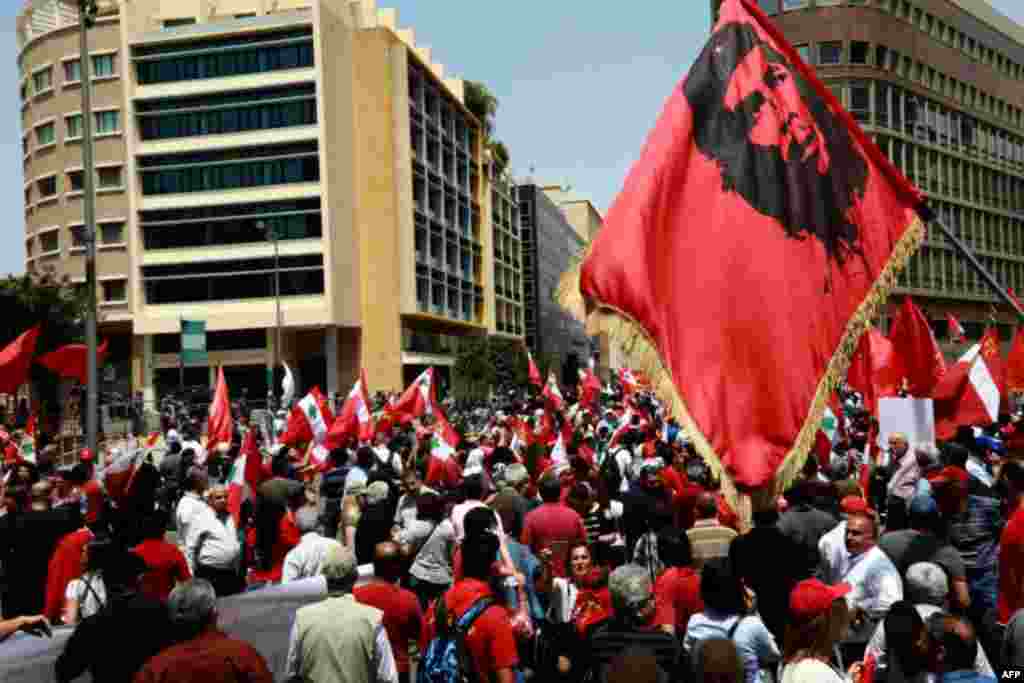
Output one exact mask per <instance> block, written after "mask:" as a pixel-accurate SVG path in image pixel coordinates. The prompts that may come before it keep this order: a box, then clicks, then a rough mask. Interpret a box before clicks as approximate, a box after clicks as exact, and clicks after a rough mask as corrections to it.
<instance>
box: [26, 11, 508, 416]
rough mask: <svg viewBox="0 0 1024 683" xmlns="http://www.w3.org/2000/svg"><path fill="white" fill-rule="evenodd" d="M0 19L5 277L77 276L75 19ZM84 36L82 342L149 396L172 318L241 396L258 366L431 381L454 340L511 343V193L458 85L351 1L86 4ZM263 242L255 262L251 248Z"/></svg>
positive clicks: (166, 378)
mask: <svg viewBox="0 0 1024 683" xmlns="http://www.w3.org/2000/svg"><path fill="white" fill-rule="evenodd" d="M69 4H70V5H75V4H77V3H66V0H65V2H61V1H59V0H52V1H49V2H47V1H42V0H35V1H34V2H31V3H27V4H26V7H25V9H24V10H23V11H22V13H21V14H20V15H19V17H18V50H19V52H18V63H19V66H20V69H21V77H22V80H21V97H22V127H23V142H24V168H25V178H26V183H25V218H26V236H25V239H26V251H27V259H26V268H27V269H28V270H35V271H39V270H42V269H46V268H53V269H55V270H56V271H57V272H58V273H62V274H65V273H66V274H67V275H69V276H70V277H71V278H72V279H73V280H75V281H77V282H82V283H84V256H83V254H84V248H83V242H82V239H81V238H82V235H81V221H82V199H81V174H82V168H81V165H82V163H81V150H80V140H81V116H80V114H79V112H80V109H81V106H80V96H81V93H80V70H79V66H78V64H79V62H78V24H77V15H76V12H75V11H74V9H73V8H69V7H68V5H69ZM100 4H101V16H100V17H99V19H98V21H97V24H96V26H95V28H93V29H92V30H91V31H90V34H89V39H90V60H91V66H92V69H91V72H92V74H93V92H94V98H93V99H94V103H93V106H94V109H95V115H94V119H95V120H94V125H95V134H96V174H97V176H96V177H97V226H98V230H97V250H98V251H97V254H98V255H97V259H98V262H97V265H98V298H99V301H100V315H101V333H102V335H103V336H104V337H105V338H109V339H111V343H112V348H113V351H114V354H113V356H114V361H115V362H114V366H115V369H116V373H115V374H116V378H117V380H118V381H120V382H121V383H122V385H123V386H124V387H125V389H127V388H129V387H130V389H131V390H132V391H135V392H142V393H143V394H144V396H145V398H146V399H147V400H148V401H152V400H154V399H155V398H157V397H158V396H160V395H162V394H163V393H165V392H167V391H172V390H174V389H175V388H176V387H177V385H178V381H179V376H178V372H179V371H178V351H179V349H180V336H179V328H180V321H181V320H182V319H189V320H205V321H206V324H207V330H208V340H207V343H208V348H209V356H210V367H202V368H187V369H186V384H188V385H201V384H206V383H207V382H208V381H209V378H210V376H211V375H212V373H213V367H214V366H216V365H223V366H224V367H225V372H226V374H227V377H228V380H229V384H230V385H231V386H232V388H233V389H234V390H235V391H234V393H235V395H237V394H238V391H239V388H240V387H245V388H247V389H248V392H249V396H250V397H251V398H252V399H254V400H259V399H260V398H262V396H263V395H264V394H265V393H266V371H267V368H268V367H270V366H272V365H273V359H274V357H275V350H274V344H275V337H276V335H275V330H276V312H275V311H276V309H275V273H279V278H280V295H281V327H282V341H281V348H280V355H281V357H282V358H283V359H284V360H285V361H287V362H288V363H289V365H290V366H291V367H292V368H293V369H295V370H296V371H297V372H298V374H299V376H300V383H301V385H302V386H304V387H308V386H311V385H313V384H318V385H320V386H321V387H323V388H325V389H326V390H328V391H330V392H347V390H348V388H349V387H350V386H351V382H352V381H353V380H354V378H355V377H356V376H357V374H358V372H359V369H360V368H361V367H362V368H365V369H366V371H367V375H368V379H369V383H370V388H371V390H398V389H401V388H402V387H403V386H404V385H405V383H407V382H408V381H410V380H411V379H412V378H413V377H414V376H415V375H416V374H417V373H418V372H420V371H421V370H422V369H423V368H424V367H426V366H435V367H437V368H438V369H439V370H440V371H441V374H442V377H445V378H447V376H448V373H449V371H450V368H451V367H452V366H453V365H454V362H455V355H454V351H455V345H456V343H457V340H458V339H459V338H460V337H464V336H466V335H484V334H496V335H502V336H509V337H516V338H521V337H522V335H523V313H522V283H521V277H520V275H519V268H520V267H521V265H520V262H519V261H520V258H521V248H520V246H519V225H518V215H517V205H516V201H515V189H514V185H512V184H511V183H510V182H509V181H508V180H507V179H506V178H498V177H495V172H494V170H493V166H492V165H491V164H490V163H489V155H488V154H487V153H486V152H485V145H484V141H483V140H482V139H481V130H480V125H479V123H478V121H477V120H476V119H475V118H474V117H473V116H472V115H471V114H470V113H469V111H468V110H467V109H466V108H465V106H464V104H463V84H462V81H461V80H459V79H456V78H449V77H447V76H446V73H445V68H444V66H442V65H441V64H437V63H435V62H434V61H433V60H432V58H431V52H430V49H429V48H424V47H419V46H418V45H417V43H416V40H415V37H414V35H413V31H412V30H411V29H400V28H398V24H397V16H396V13H395V12H394V11H393V10H386V9H378V8H377V7H375V4H374V2H372V1H371V0H361V1H356V2H347V1H343V0H132V1H131V2H118V1H116V0H105V1H103V2H101V3H100ZM268 232H272V233H274V234H276V235H277V236H278V242H277V244H278V247H279V260H278V265H277V269H275V250H274V245H273V243H272V242H271V241H270V240H268V238H267V233H268Z"/></svg>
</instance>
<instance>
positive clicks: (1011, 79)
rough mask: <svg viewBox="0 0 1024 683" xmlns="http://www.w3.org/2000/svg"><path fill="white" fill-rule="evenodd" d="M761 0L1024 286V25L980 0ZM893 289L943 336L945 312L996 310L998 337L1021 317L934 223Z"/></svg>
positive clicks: (951, 213)
mask: <svg viewBox="0 0 1024 683" xmlns="http://www.w3.org/2000/svg"><path fill="white" fill-rule="evenodd" d="M759 4H760V6H761V8H762V9H764V10H765V11H766V12H767V13H768V14H770V15H771V16H772V17H773V19H774V21H776V22H777V24H778V26H779V27H780V28H781V29H782V31H783V33H784V34H785V35H786V37H787V38H788V39H789V41H790V42H791V43H792V44H793V45H794V46H795V47H796V48H797V50H798V51H799V52H800V54H801V55H802V56H803V57H804V59H805V61H807V62H808V63H810V64H813V65H814V66H815V67H816V68H817V70H818V74H819V76H820V77H821V78H822V79H823V81H824V82H825V84H826V85H827V86H828V87H829V88H831V89H832V91H833V92H834V93H835V94H836V96H837V97H839V98H840V100H841V101H842V102H843V103H844V105H845V106H846V108H847V109H848V110H849V111H850V112H851V113H852V114H853V116H854V117H855V118H856V119H857V120H858V121H859V122H860V124H861V125H862V126H863V127H864V129H865V131H867V132H868V133H869V134H870V135H871V136H872V137H873V138H874V139H875V141H876V142H877V143H878V144H879V146H880V147H881V148H882V150H883V151H884V152H885V153H886V154H887V155H888V156H889V158H890V159H892V160H893V162H894V163H895V164H896V165H897V166H898V167H899V168H900V169H901V170H902V171H903V172H904V173H905V174H906V175H907V177H908V178H909V179H910V180H911V181H913V182H914V183H915V184H916V185H917V186H918V187H919V188H920V189H921V190H922V191H924V192H925V194H926V195H927V197H928V200H929V204H930V205H931V206H932V207H933V208H934V209H935V210H936V211H937V213H938V214H939V215H940V216H941V217H942V218H943V219H944V220H945V221H946V223H947V224H948V225H949V226H950V227H951V228H952V229H953V230H954V232H955V233H956V234H957V235H958V236H959V237H960V238H961V239H963V240H964V241H965V242H966V243H967V244H968V245H969V246H970V247H971V248H972V249H973V250H974V251H975V253H976V254H977V255H978V257H979V259H980V260H981V261H982V263H984V264H985V266H986V267H987V268H988V270H989V271H990V272H991V273H993V275H995V277H996V278H997V279H998V280H999V282H1000V283H1002V284H1003V285H1004V286H1006V287H1012V288H1013V289H1015V290H1016V291H1018V292H1020V291H1024V87H1022V85H1024V26H1021V25H1019V24H1016V23H1014V22H1012V21H1011V20H1009V19H1008V18H1006V17H1004V16H1002V15H1001V14H999V13H998V12H996V11H995V10H994V9H992V7H991V6H990V5H988V3H986V2H984V1H983V0H759ZM898 293H902V294H909V295H912V296H913V297H914V298H915V300H916V301H917V302H918V303H919V304H920V305H921V306H922V308H923V309H924V310H925V312H926V313H927V314H928V315H929V317H930V318H931V319H932V321H933V326H934V328H935V330H936V332H937V334H938V336H939V339H940V341H943V342H946V341H947V340H948V331H947V329H946V327H947V325H946V322H945V314H946V312H950V313H953V315H955V316H956V317H957V318H958V319H959V320H960V321H961V322H962V323H963V324H964V326H965V327H966V328H967V331H968V336H969V337H971V338H974V339H977V338H978V337H979V336H980V335H981V332H982V329H983V327H984V326H985V325H987V324H988V323H989V322H990V320H992V319H993V317H994V318H995V320H996V321H997V323H998V326H999V329H1000V333H1001V336H1002V338H1003V339H1004V340H1009V339H1010V337H1011V335H1012V332H1013V325H1014V324H1015V323H1016V320H1015V316H1014V315H1012V314H1011V313H1010V312H1009V311H1008V310H1007V308H1006V306H1005V305H1003V304H1002V303H1001V302H1000V301H999V300H998V299H997V298H996V297H995V296H994V295H993V293H992V291H991V290H990V289H989V288H988V287H987V286H986V285H985V284H984V282H983V281H982V280H981V278H979V277H978V275H977V274H976V273H975V272H974V271H973V270H972V269H971V268H970V267H969V266H968V265H967V263H966V262H965V261H964V260H963V259H962V258H961V257H960V256H959V255H958V254H957V253H955V252H954V251H953V248H952V246H951V245H950V244H949V243H948V242H947V241H946V239H945V238H944V237H943V235H942V234H941V232H939V231H938V229H937V228H933V229H930V230H929V232H928V238H927V240H926V242H925V244H924V245H923V246H922V248H921V249H920V250H919V251H918V253H917V254H916V255H915V256H914V258H913V259H912V261H911V263H910V265H909V267H908V269H907V270H906V271H905V273H904V274H903V276H902V277H901V279H900V281H899V289H898ZM994 306H995V308H994ZM884 323H885V320H883V324H884Z"/></svg>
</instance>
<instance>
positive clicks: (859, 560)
mask: <svg viewBox="0 0 1024 683" xmlns="http://www.w3.org/2000/svg"><path fill="white" fill-rule="evenodd" d="M877 544H878V522H877V518H876V517H875V516H874V514H873V511H869V512H867V513H863V512H857V513H855V514H851V515H850V517H849V518H848V519H847V520H846V550H847V551H848V552H849V553H850V568H849V569H848V570H847V572H846V575H845V576H843V582H844V583H848V584H850V586H852V587H853V590H851V591H850V592H849V593H848V594H847V596H846V601H847V603H849V605H850V608H851V609H852V610H859V611H861V612H863V613H864V614H865V615H867V616H868V617H869V618H872V619H874V620H876V621H877V620H878V619H881V618H882V617H884V616H885V614H886V612H888V611H889V608H890V607H892V604H893V603H894V602H897V601H899V600H902V599H903V580H902V579H901V578H900V572H899V570H898V569H897V568H896V565H894V564H893V563H892V560H890V559H889V557H888V555H886V554H885V552H883V551H882V549H881V548H879V547H878V545H877Z"/></svg>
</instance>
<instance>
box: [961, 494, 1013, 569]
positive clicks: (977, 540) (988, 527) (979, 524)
mask: <svg viewBox="0 0 1024 683" xmlns="http://www.w3.org/2000/svg"><path fill="white" fill-rule="evenodd" d="M999 504H1000V501H999V500H998V499H996V498H988V497H985V496H968V497H967V509H966V510H965V511H964V513H963V514H962V515H957V516H956V517H955V518H954V519H953V522H952V523H951V524H950V526H949V540H950V541H951V542H952V544H953V547H954V548H956V549H957V550H959V551H960V556H961V557H962V558H963V560H964V566H965V567H966V568H967V569H968V570H978V569H994V568H995V566H996V562H997V561H998V556H999V534H1000V533H1001V532H1002V529H1003V526H1005V521H1004V520H1003V515H1002V512H1001V511H1000V509H999Z"/></svg>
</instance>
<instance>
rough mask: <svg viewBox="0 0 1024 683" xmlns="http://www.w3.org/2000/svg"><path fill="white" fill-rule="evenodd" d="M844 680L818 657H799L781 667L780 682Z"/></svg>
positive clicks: (819, 682)
mask: <svg viewBox="0 0 1024 683" xmlns="http://www.w3.org/2000/svg"><path fill="white" fill-rule="evenodd" d="M846 680H847V679H846V677H845V676H840V675H839V674H838V673H837V672H836V670H835V669H833V668H832V667H831V666H829V665H828V664H826V663H825V662H822V661H820V660H818V659H801V660H800V661H799V662H796V663H794V664H787V665H786V666H784V667H783V668H782V683H846Z"/></svg>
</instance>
